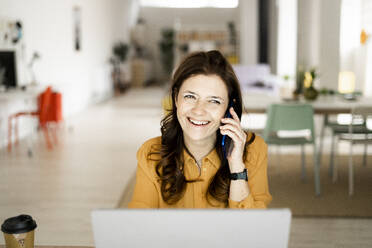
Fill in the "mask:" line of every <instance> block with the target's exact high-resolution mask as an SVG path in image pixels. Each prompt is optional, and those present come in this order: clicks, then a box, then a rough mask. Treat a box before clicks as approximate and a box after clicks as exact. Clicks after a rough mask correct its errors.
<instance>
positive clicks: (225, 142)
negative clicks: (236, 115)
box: [221, 101, 233, 158]
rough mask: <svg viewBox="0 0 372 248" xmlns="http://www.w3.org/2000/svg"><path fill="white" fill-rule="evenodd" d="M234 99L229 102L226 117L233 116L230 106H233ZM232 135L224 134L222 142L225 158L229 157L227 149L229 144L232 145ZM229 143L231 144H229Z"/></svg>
mask: <svg viewBox="0 0 372 248" xmlns="http://www.w3.org/2000/svg"><path fill="white" fill-rule="evenodd" d="M232 105H233V104H232V101H231V102H230V104H229V107H228V108H227V111H226V114H225V117H224V118H231V113H230V108H231V107H232ZM229 138H230V137H228V136H227V135H226V134H224V135H222V142H221V145H222V151H223V154H224V156H225V158H227V149H226V147H227V146H228V145H230V142H229V140H228V139H229ZM227 143H229V144H227Z"/></svg>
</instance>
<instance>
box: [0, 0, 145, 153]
mask: <svg viewBox="0 0 372 248" xmlns="http://www.w3.org/2000/svg"><path fill="white" fill-rule="evenodd" d="M74 6H79V7H80V8H81V14H82V26H81V28H82V35H81V37H82V40H81V50H80V51H79V52H77V51H75V50H74V43H73V30H74V29H73V27H74V26H73V7H74ZM137 12H138V4H137V1H136V0H32V1H30V0H1V1H0V18H1V20H11V21H15V20H20V21H21V22H22V24H23V39H22V42H21V43H20V44H18V45H16V46H12V45H9V44H5V43H4V42H0V49H4V48H12V49H15V50H16V51H17V57H18V61H17V62H18V68H17V69H18V71H19V84H20V85H28V84H29V83H30V75H29V73H28V70H27V66H26V65H27V64H28V63H29V61H30V58H31V56H32V54H33V52H34V51H37V52H38V53H39V54H40V55H41V59H40V60H38V61H36V63H35V66H34V71H35V74H36V79H37V81H38V82H39V84H40V85H41V86H46V85H52V86H53V88H54V89H55V90H58V91H59V92H61V93H62V96H63V115H64V117H67V116H70V115H73V114H77V113H79V112H80V111H82V110H83V109H84V108H85V107H86V106H88V105H89V104H92V103H96V102H99V101H103V100H104V99H107V98H108V97H110V96H111V95H112V93H113V92H112V91H113V90H112V82H111V76H110V75H111V66H110V64H109V62H108V61H109V57H110V56H111V49H112V45H113V43H114V42H116V41H118V40H123V41H126V42H128V41H129V29H130V25H132V24H133V23H134V22H135V18H136V14H137ZM8 95H9V94H8ZM10 98H12V97H10ZM27 105H30V104H29V103H25V102H23V101H22V100H17V99H13V100H12V99H11V100H10V101H8V102H7V103H3V102H2V104H1V106H0V107H1V109H0V110H1V111H0V112H1V115H0V122H1V125H0V137H1V142H0V147H1V146H2V145H4V144H6V142H7V140H6V133H7V125H6V124H7V121H6V120H7V118H8V116H9V115H10V114H12V113H15V112H18V111H22V110H23V111H25V110H26V109H27V107H28V108H30V107H31V108H32V107H35V106H27ZM4 124H5V125H4ZM30 125H31V124H30V122H27V121H25V122H21V123H20V128H19V130H20V137H23V136H25V135H27V134H28V133H29V131H30Z"/></svg>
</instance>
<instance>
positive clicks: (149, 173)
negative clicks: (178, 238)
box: [128, 133, 272, 208]
mask: <svg viewBox="0 0 372 248" xmlns="http://www.w3.org/2000/svg"><path fill="white" fill-rule="evenodd" d="M247 136H248V137H247V140H249V139H250V138H251V136H252V134H251V133H249V135H247ZM160 144H161V137H156V138H152V139H150V140H148V141H146V142H145V143H144V144H143V145H142V146H141V147H140V149H139V150H138V152H137V160H138V167H137V174H136V185H135V189H134V193H133V197H132V200H131V202H130V203H129V204H128V207H129V208H224V207H226V206H225V204H223V203H221V202H219V201H217V200H215V199H214V198H213V197H211V196H208V200H207V190H208V186H209V183H210V181H211V179H212V178H213V176H214V175H215V174H216V172H217V170H218V168H219V166H220V164H221V162H220V159H219V157H218V155H217V151H216V150H215V149H214V150H213V151H211V152H210V153H209V154H208V155H207V156H206V157H205V158H204V159H203V160H202V166H201V171H200V172H199V168H198V166H197V164H196V161H195V159H194V158H193V157H192V156H190V154H189V153H188V152H187V151H186V150H184V152H183V155H184V161H185V166H184V173H185V177H186V179H187V180H193V179H201V181H198V182H193V183H187V186H186V191H185V194H184V196H183V198H182V199H180V200H179V201H178V202H177V203H176V204H174V205H168V204H167V203H166V202H164V201H163V199H162V196H161V191H160V184H161V182H160V180H158V179H159V177H158V175H157V174H156V169H155V168H156V163H157V162H156V161H153V160H151V159H149V157H148V154H149V152H150V151H151V149H152V146H154V145H155V146H159V145H160ZM247 153H248V154H247V156H246V158H247V160H246V161H245V167H246V168H247V171H248V177H249V180H248V185H249V190H250V194H249V195H248V196H247V197H246V198H245V199H244V200H242V201H241V202H236V201H232V200H229V203H228V207H229V208H266V207H267V205H268V204H269V203H270V201H271V199H272V197H271V195H270V193H269V186H268V181H267V145H266V144H265V142H264V141H263V139H262V138H261V137H259V136H256V138H255V140H254V141H253V143H251V144H250V145H249V146H248V149H247Z"/></svg>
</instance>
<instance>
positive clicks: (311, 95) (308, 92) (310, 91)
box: [304, 85, 318, 101]
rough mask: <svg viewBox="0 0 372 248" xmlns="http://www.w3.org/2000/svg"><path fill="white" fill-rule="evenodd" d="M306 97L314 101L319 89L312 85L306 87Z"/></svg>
mask: <svg viewBox="0 0 372 248" xmlns="http://www.w3.org/2000/svg"><path fill="white" fill-rule="evenodd" d="M304 97H305V99H306V100H309V101H314V100H315V99H316V98H317V97H318V91H317V90H316V89H315V88H314V87H313V85H311V86H310V87H309V88H305V90H304Z"/></svg>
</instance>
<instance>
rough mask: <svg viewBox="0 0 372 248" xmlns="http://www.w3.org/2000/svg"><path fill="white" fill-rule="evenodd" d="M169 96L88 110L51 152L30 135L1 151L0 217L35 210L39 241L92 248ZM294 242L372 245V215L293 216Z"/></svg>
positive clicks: (147, 93) (142, 96)
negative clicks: (99, 214)
mask: <svg viewBox="0 0 372 248" xmlns="http://www.w3.org/2000/svg"><path fill="white" fill-rule="evenodd" d="M163 95H164V90H163V89H161V88H148V89H144V90H139V89H133V90H130V91H129V92H127V93H126V94H125V95H123V96H122V97H120V98H114V99H112V100H110V101H107V102H105V103H102V104H99V105H96V106H93V107H90V108H89V109H87V110H86V111H84V112H83V113H81V114H79V115H77V116H74V117H72V118H69V119H67V120H66V123H65V128H64V129H63V130H61V131H60V135H59V137H60V139H59V144H58V146H57V147H56V148H55V149H53V150H52V151H48V150H46V149H45V142H44V140H43V138H42V137H38V136H37V137H34V141H33V143H34V145H33V153H34V156H33V157H32V158H28V157H27V145H26V144H27V142H26V140H24V141H22V142H21V143H20V145H19V146H18V147H17V148H16V149H14V150H13V151H12V152H11V153H8V152H6V150H4V149H2V150H0V222H2V221H3V220H4V219H6V218H8V217H11V216H15V215H18V214H22V213H26V214H30V215H32V216H33V217H34V218H35V220H36V221H37V224H38V227H37V230H36V236H35V244H37V245H77V246H93V245H94V242H93V235H92V230H91V223H90V211H91V210H92V209H96V208H114V207H116V204H117V202H118V201H119V199H120V197H121V194H122V192H123V190H124V187H125V185H126V183H127V182H128V180H129V179H130V177H131V175H132V174H133V173H134V172H135V169H136V156H135V154H136V151H137V149H138V147H139V146H140V145H141V144H142V143H143V142H144V141H145V140H146V139H148V138H150V137H153V136H157V135H160V129H159V122H160V118H161V115H162V111H161V106H160V99H161V97H162V96H163ZM268 238H269V235H268ZM0 244H4V240H3V238H0ZM289 247H327V248H328V247H358V248H360V247H372V219H350V218H349V219H344V218H293V220H292V226H291V236H290V244H289Z"/></svg>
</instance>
